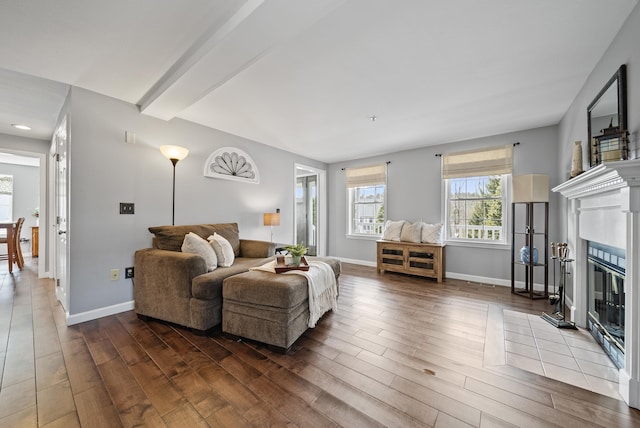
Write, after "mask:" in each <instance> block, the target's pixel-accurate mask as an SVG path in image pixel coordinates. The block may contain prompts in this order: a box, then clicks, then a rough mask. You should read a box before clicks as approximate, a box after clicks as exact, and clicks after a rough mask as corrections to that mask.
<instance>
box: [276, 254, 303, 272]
mask: <svg viewBox="0 0 640 428" xmlns="http://www.w3.org/2000/svg"><path fill="white" fill-rule="evenodd" d="M286 260H287V258H285V257H284V256H278V257H276V273H282V272H288V271H290V270H309V262H308V261H307V258H306V257H305V256H302V257H301V258H300V266H296V265H293V264H287V262H286ZM289 260H291V259H290V258H289Z"/></svg>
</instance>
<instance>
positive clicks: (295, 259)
mask: <svg viewBox="0 0 640 428" xmlns="http://www.w3.org/2000/svg"><path fill="white" fill-rule="evenodd" d="M284 249H285V250H287V253H289V254H291V264H293V265H295V266H300V260H301V258H302V256H304V255H305V254H306V253H307V250H308V248H307V247H305V246H304V244H303V243H302V242H301V243H299V244H296V245H289V246H287V247H285V248H284Z"/></svg>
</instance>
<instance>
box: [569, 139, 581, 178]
mask: <svg viewBox="0 0 640 428" xmlns="http://www.w3.org/2000/svg"><path fill="white" fill-rule="evenodd" d="M582 172H583V171H582V141H576V142H575V143H574V146H573V156H572V159H571V178H573V177H577V176H578V175H580V174H582Z"/></svg>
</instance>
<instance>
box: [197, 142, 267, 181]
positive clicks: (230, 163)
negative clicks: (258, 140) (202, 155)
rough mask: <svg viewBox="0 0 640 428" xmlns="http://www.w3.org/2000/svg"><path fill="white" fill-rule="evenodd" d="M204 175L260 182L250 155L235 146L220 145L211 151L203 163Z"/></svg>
mask: <svg viewBox="0 0 640 428" xmlns="http://www.w3.org/2000/svg"><path fill="white" fill-rule="evenodd" d="M204 176H205V177H212V178H222V179H224V180H234V181H244V182H247V183H256V184H257V183H260V172H259V171H258V167H257V166H256V164H255V162H254V161H253V159H251V156H249V155H248V154H246V153H245V152H244V151H242V150H240V149H238V148H235V147H222V148H220V149H218V150H216V151H215V152H213V153H211V155H209V157H208V158H207V162H206V163H205V164H204Z"/></svg>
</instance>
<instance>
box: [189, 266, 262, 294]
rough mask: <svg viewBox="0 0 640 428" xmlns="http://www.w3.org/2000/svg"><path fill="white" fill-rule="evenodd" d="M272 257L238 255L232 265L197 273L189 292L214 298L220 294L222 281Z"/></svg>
mask: <svg viewBox="0 0 640 428" xmlns="http://www.w3.org/2000/svg"><path fill="white" fill-rule="evenodd" d="M269 260H272V258H263V259H250V258H244V257H238V258H237V259H235V261H234V263H233V265H231V266H229V267H219V268H218V269H216V270H214V271H213V272H207V273H205V274H202V275H198V276H196V277H195V278H193V280H192V281H191V293H192V295H193V297H195V298H197V299H205V300H206V299H215V298H220V296H222V281H224V279H225V278H228V277H230V276H232V275H236V274H239V273H243V272H246V271H248V270H249V268H252V267H254V266H260V265H262V264H265V263H267V262H268V261H269Z"/></svg>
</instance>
